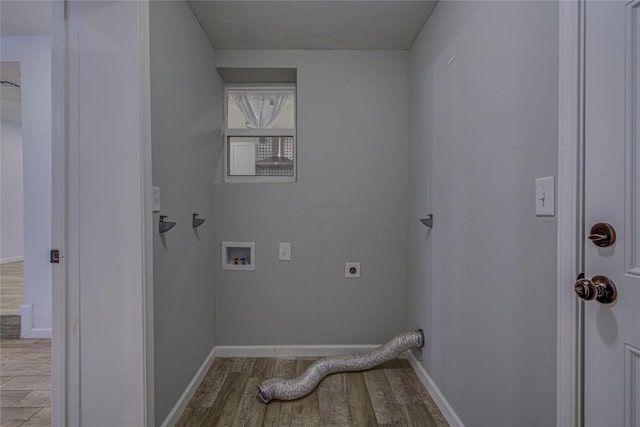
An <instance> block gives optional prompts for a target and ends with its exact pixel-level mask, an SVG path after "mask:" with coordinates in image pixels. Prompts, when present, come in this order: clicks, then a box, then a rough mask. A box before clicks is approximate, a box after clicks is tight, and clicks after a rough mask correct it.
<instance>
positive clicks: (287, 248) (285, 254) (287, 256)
mask: <svg viewBox="0 0 640 427" xmlns="http://www.w3.org/2000/svg"><path fill="white" fill-rule="evenodd" d="M278 260H280V261H291V243H280V249H279V252H278Z"/></svg>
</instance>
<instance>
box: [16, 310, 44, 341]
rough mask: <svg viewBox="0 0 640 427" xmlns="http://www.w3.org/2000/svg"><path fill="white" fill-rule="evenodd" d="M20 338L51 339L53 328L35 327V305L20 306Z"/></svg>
mask: <svg viewBox="0 0 640 427" xmlns="http://www.w3.org/2000/svg"><path fill="white" fill-rule="evenodd" d="M20 316H21V319H20V338H51V328H34V327H33V304H23V305H21V306H20Z"/></svg>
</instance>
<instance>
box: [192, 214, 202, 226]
mask: <svg viewBox="0 0 640 427" xmlns="http://www.w3.org/2000/svg"><path fill="white" fill-rule="evenodd" d="M198 215H199V214H197V213H194V214H193V218H192V219H191V226H192V227H193V228H198V227H200V226H201V225H202V224H204V221H205V219H204V218H198Z"/></svg>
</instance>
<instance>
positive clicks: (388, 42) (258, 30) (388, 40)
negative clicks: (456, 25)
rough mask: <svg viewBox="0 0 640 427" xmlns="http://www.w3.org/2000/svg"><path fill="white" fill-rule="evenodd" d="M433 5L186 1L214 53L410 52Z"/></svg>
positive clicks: (356, 1) (337, 0)
mask: <svg viewBox="0 0 640 427" xmlns="http://www.w3.org/2000/svg"><path fill="white" fill-rule="evenodd" d="M436 3H437V1H434V0H432V1H405V0H395V1H382V0H381V1H365V0H351V1H348V0H346V1H340V0H333V1H313V0H306V1H292V0H289V1H270V0H262V1H242V0H235V1H217V0H189V5H190V6H191V9H192V10H193V13H194V14H195V16H196V18H197V19H198V20H199V21H200V23H201V24H202V27H203V28H204V30H205V31H206V32H207V35H208V36H209V39H210V40H211V43H212V44H213V46H214V47H215V48H216V49H409V48H410V47H411V44H412V43H413V41H414V40H415V38H416V36H417V35H418V33H419V32H420V30H421V29H422V27H423V26H424V24H425V22H426V21H427V19H428V18H429V15H430V14H431V12H432V11H433V8H434V7H435V5H436Z"/></svg>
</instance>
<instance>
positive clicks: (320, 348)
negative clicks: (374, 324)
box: [216, 345, 379, 357]
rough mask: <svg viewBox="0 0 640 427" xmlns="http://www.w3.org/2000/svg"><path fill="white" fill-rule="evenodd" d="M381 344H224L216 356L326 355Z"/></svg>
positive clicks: (352, 351)
mask: <svg viewBox="0 0 640 427" xmlns="http://www.w3.org/2000/svg"><path fill="white" fill-rule="evenodd" d="M378 347H379V345H237V346H236V345H231V346H229V345H222V346H220V345H219V346H216V357H325V356H336V355H339V354H351V353H361V352H363V351H370V350H373V349H375V348H378Z"/></svg>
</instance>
